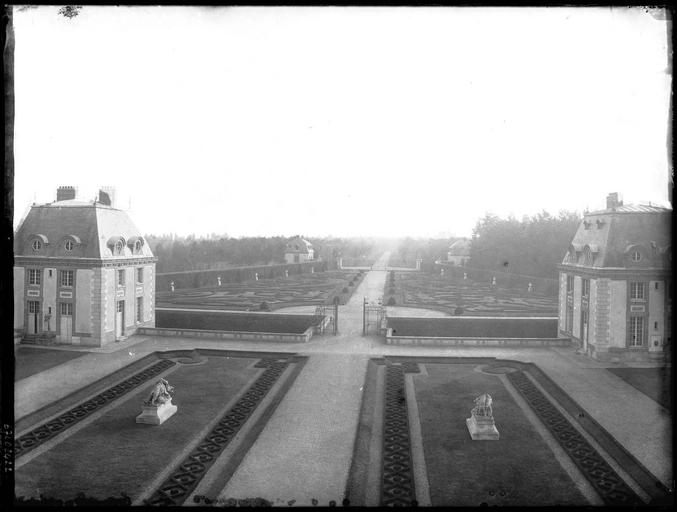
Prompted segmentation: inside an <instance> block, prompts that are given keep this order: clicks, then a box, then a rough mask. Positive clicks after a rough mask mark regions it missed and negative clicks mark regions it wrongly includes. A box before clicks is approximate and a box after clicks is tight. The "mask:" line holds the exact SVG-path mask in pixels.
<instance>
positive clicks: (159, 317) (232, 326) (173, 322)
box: [155, 311, 323, 334]
mask: <svg viewBox="0 0 677 512" xmlns="http://www.w3.org/2000/svg"><path fill="white" fill-rule="evenodd" d="M322 318H323V317H322V316H321V315H276V314H274V313H271V314H262V313H258V314H251V313H232V312H223V313H221V312H209V313H205V312H202V311H156V312H155V326H156V327H158V328H166V329H172V328H173V329H200V330H208V331H243V332H278V333H285V334H303V333H304V332H305V331H306V329H308V328H309V327H313V326H315V325H317V324H319V323H320V322H321V321H322Z"/></svg>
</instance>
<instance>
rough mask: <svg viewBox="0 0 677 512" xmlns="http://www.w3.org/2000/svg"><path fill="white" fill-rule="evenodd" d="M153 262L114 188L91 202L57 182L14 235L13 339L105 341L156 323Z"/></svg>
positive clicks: (103, 191) (124, 335)
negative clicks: (115, 200)
mask: <svg viewBox="0 0 677 512" xmlns="http://www.w3.org/2000/svg"><path fill="white" fill-rule="evenodd" d="M155 262H156V258H155V257H154V256H153V253H152V252H151V250H150V247H149V246H148V244H147V243H146V241H145V240H144V238H143V236H142V235H141V233H140V232H139V230H138V229H137V228H136V226H135V225H134V224H133V223H132V221H131V219H130V218H129V216H128V215H127V213H126V212H124V211H122V210H119V209H117V208H115V207H114V206H113V204H112V201H111V199H110V191H108V192H107V191H105V190H101V191H100V192H99V196H98V199H97V200H95V201H91V202H86V201H78V200H77V199H76V190H75V188H74V187H59V189H58V191H57V197H56V201H55V202H52V203H47V204H34V205H33V206H32V207H31V208H30V210H29V212H28V214H27V215H26V217H25V218H24V219H23V220H22V222H21V224H20V225H19V227H18V229H17V231H16V233H15V236H14V333H15V339H23V340H24V341H28V342H31V341H32V342H35V343H40V342H57V343H63V344H73V345H77V344H82V345H91V346H103V345H106V344H107V343H110V342H113V341H118V340H121V339H125V338H126V337H127V336H129V335H131V334H133V333H134V332H136V330H137V328H139V327H142V326H143V327H152V326H154V324H155V312H154V308H155V297H154V294H155Z"/></svg>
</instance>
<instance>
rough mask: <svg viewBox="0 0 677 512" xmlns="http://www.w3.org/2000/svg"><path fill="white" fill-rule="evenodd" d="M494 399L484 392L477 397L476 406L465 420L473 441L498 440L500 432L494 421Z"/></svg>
mask: <svg viewBox="0 0 677 512" xmlns="http://www.w3.org/2000/svg"><path fill="white" fill-rule="evenodd" d="M492 404H493V400H492V398H491V395H490V394H488V393H484V394H482V395H480V396H478V397H477V398H475V407H473V408H472V410H471V411H470V418H468V419H466V420H465V423H466V425H467V426H468V431H469V432H470V437H471V438H472V440H473V441H498V438H499V433H498V430H496V425H495V423H494V412H493V409H492Z"/></svg>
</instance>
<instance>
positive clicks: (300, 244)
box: [285, 236, 313, 254]
mask: <svg viewBox="0 0 677 512" xmlns="http://www.w3.org/2000/svg"><path fill="white" fill-rule="evenodd" d="M312 250H313V244H311V243H310V242H309V241H308V240H304V239H303V238H301V237H300V236H295V237H292V238H290V239H289V240H288V241H287V245H286V247H285V252H287V253H294V252H298V253H303V254H308V253H310V251H312Z"/></svg>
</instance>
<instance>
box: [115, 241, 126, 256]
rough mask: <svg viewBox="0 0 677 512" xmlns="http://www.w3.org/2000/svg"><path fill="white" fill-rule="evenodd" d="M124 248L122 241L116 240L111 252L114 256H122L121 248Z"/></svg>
mask: <svg viewBox="0 0 677 512" xmlns="http://www.w3.org/2000/svg"><path fill="white" fill-rule="evenodd" d="M123 247H124V244H123V243H122V240H118V241H117V242H115V248H114V249H113V252H114V253H115V254H122V248H123Z"/></svg>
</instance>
